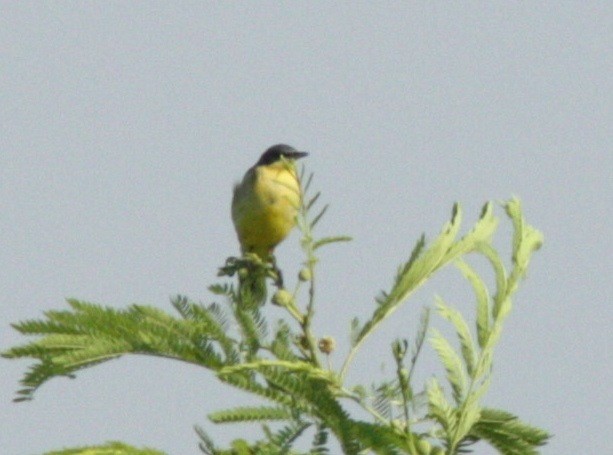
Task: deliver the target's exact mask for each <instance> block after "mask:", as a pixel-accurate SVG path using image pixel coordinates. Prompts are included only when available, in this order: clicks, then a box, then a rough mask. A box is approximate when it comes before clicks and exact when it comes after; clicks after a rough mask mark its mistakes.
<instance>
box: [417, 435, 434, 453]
mask: <svg viewBox="0 0 613 455" xmlns="http://www.w3.org/2000/svg"><path fill="white" fill-rule="evenodd" d="M416 445H417V450H418V451H419V453H420V454H421V455H430V452H431V451H432V444H430V442H428V441H427V440H425V439H418V440H417V444H416Z"/></svg>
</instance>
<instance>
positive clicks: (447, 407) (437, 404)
mask: <svg viewBox="0 0 613 455" xmlns="http://www.w3.org/2000/svg"><path fill="white" fill-rule="evenodd" d="M426 391H427V394H428V414H429V416H430V417H431V418H433V419H434V420H436V421H437V422H438V423H439V424H440V425H441V426H442V427H443V429H444V430H445V431H446V433H451V432H453V431H455V429H456V428H457V424H458V421H457V418H456V415H455V410H454V408H453V407H452V406H451V404H449V401H447V398H445V394H444V392H443V389H442V388H441V386H440V384H439V383H438V381H437V380H436V378H432V379H431V380H430V381H429V382H428V385H427V387H426Z"/></svg>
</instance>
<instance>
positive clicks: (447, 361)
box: [430, 329, 466, 404]
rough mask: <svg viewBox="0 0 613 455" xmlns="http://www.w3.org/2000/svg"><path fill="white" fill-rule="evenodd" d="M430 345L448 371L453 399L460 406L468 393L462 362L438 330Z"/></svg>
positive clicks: (434, 333) (434, 330) (433, 331)
mask: <svg viewBox="0 0 613 455" xmlns="http://www.w3.org/2000/svg"><path fill="white" fill-rule="evenodd" d="M430 343H431V344H432V347H434V349H435V350H436V352H437V354H438V356H439V358H440V359H441V363H442V364H443V366H444V367H445V371H447V381H448V382H449V385H451V388H452V390H453V398H454V400H455V401H456V403H458V404H459V403H460V402H461V401H462V399H463V398H464V395H465V393H466V376H465V374H464V368H463V366H462V360H460V357H459V356H458V354H456V352H455V350H454V349H453V347H452V346H451V344H449V342H448V341H447V340H446V339H445V337H443V335H442V334H441V333H440V332H439V331H438V330H436V329H432V337H431V338H430Z"/></svg>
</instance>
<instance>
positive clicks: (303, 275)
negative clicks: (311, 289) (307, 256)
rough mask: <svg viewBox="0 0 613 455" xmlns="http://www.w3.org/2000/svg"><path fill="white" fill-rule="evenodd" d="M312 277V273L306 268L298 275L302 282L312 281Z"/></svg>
mask: <svg viewBox="0 0 613 455" xmlns="http://www.w3.org/2000/svg"><path fill="white" fill-rule="evenodd" d="M311 278H312V275H311V271H310V270H309V269H308V268H306V267H304V268H302V269H301V270H300V273H299V274H298V279H299V280H300V281H311Z"/></svg>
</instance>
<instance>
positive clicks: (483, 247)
mask: <svg viewBox="0 0 613 455" xmlns="http://www.w3.org/2000/svg"><path fill="white" fill-rule="evenodd" d="M477 251H478V252H479V253H481V254H483V255H484V256H485V257H486V258H487V260H488V261H489V262H490V264H491V266H492V268H493V269H494V273H495V274H496V295H495V296H494V308H493V309H492V315H496V314H497V309H498V308H499V307H500V303H501V302H502V300H504V299H505V298H506V295H507V271H506V269H505V267H504V264H503V263H502V260H501V259H500V255H499V254H498V252H496V250H495V249H494V248H493V247H492V246H491V245H489V244H487V243H480V244H478V245H477ZM473 286H474V285H473ZM475 292H476V290H475ZM480 341H481V340H480Z"/></svg>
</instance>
